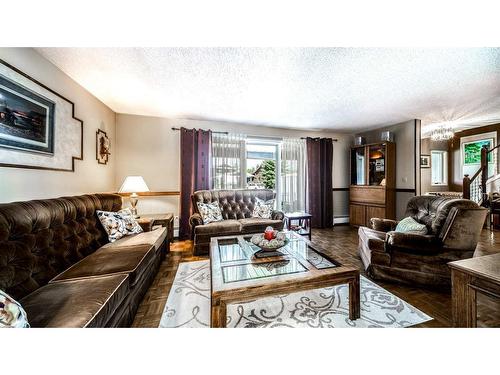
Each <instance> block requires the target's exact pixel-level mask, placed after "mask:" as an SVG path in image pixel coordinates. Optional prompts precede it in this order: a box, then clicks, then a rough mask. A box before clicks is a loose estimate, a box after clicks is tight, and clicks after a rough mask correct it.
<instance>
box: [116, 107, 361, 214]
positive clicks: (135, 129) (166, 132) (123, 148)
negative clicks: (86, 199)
mask: <svg viewBox="0 0 500 375" xmlns="http://www.w3.org/2000/svg"><path fill="white" fill-rule="evenodd" d="M172 127H186V128H197V129H199V128H201V129H211V130H214V131H230V132H239V133H243V134H247V135H255V136H269V137H303V136H312V137H332V138H337V139H338V140H339V141H338V142H335V143H334V144H333V150H334V156H333V187H341V188H344V187H348V186H349V183H348V181H349V147H350V146H351V143H352V136H350V135H346V134H335V133H331V132H306V131H295V130H290V129H281V128H272V127H261V126H250V125H243V124H234V123H227V122H217V121H202V120H183V119H167V118H159V117H147V116H136V115H127V114H117V115H116V142H117V144H118V149H117V159H116V184H115V187H116V189H118V188H119V186H120V184H121V183H122V181H123V179H124V178H125V177H126V176H127V175H134V174H137V175H142V176H143V177H144V179H145V181H146V183H147V184H148V186H149V188H150V190H152V191H179V190H180V173H181V172H180V168H179V167H180V132H179V131H173V130H171V128H172ZM345 195H346V194H345V193H344V194H342V192H340V194H337V193H335V195H334V215H335V216H345V215H348V202H347V199H346V198H343V199H341V198H342V197H343V196H345ZM337 196H338V197H341V198H339V199H337ZM347 196H348V195H347ZM138 211H139V212H142V213H155V212H174V213H175V214H176V215H177V214H178V212H179V197H178V196H171V197H142V198H141V200H140V201H139V205H138Z"/></svg>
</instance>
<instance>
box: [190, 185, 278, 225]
mask: <svg viewBox="0 0 500 375" xmlns="http://www.w3.org/2000/svg"><path fill="white" fill-rule="evenodd" d="M256 197H257V198H259V199H261V200H263V201H268V200H269V199H273V198H274V197H275V193H274V191H272V190H269V189H261V190H256V189H240V190H199V191H195V192H194V193H193V195H192V200H193V210H194V212H196V213H199V212H198V205H197V204H196V203H197V202H202V203H211V202H217V201H218V202H219V205H220V208H221V211H222V217H223V218H224V220H231V219H233V220H238V219H245V218H249V217H252V213H253V209H254V207H255V201H256V199H255V198H256Z"/></svg>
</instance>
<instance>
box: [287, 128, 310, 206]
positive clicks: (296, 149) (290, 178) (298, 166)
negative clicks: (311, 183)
mask: <svg viewBox="0 0 500 375" xmlns="http://www.w3.org/2000/svg"><path fill="white" fill-rule="evenodd" d="M306 183H307V148H306V140H305V139H299V138H284V139H283V143H282V144H281V208H282V210H283V211H285V212H294V211H305V209H306Z"/></svg>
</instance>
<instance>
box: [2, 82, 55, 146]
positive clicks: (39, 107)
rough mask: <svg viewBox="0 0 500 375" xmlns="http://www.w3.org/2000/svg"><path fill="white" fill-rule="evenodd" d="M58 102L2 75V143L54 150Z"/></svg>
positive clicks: (3, 144)
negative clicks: (55, 102)
mask: <svg viewBox="0 0 500 375" xmlns="http://www.w3.org/2000/svg"><path fill="white" fill-rule="evenodd" d="M54 114H55V104H54V102H52V101H50V100H48V99H47V98H44V97H43V96H41V95H39V94H36V93H35V92H33V91H30V90H28V89H27V88H25V87H23V86H21V85H19V84H17V83H15V82H13V81H11V80H9V79H7V78H5V77H3V76H1V75H0V146H1V147H8V148H14V149H17V150H23V151H31V152H42V153H47V154H53V153H54Z"/></svg>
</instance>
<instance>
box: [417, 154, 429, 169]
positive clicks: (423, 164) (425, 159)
mask: <svg viewBox="0 0 500 375" xmlns="http://www.w3.org/2000/svg"><path fill="white" fill-rule="evenodd" d="M430 167H431V156H430V155H420V168H430Z"/></svg>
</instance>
